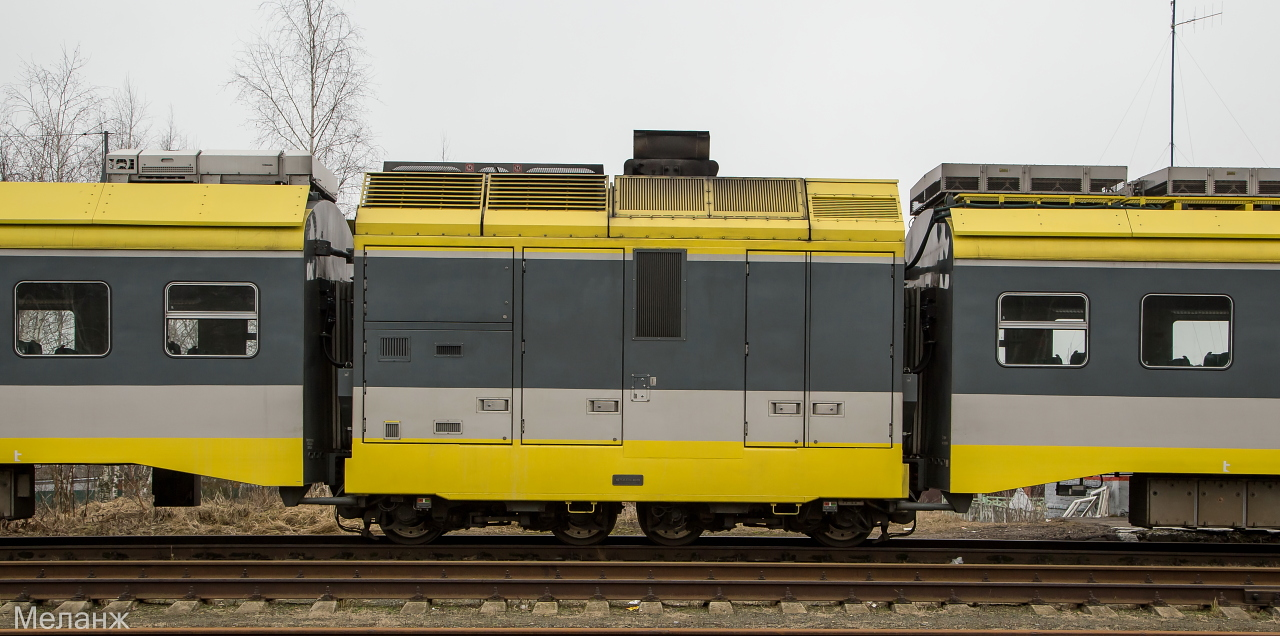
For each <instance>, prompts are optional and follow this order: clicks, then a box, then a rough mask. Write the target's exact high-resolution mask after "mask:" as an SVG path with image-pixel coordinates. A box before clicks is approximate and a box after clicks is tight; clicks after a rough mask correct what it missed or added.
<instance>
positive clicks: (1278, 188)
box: [1258, 181, 1280, 194]
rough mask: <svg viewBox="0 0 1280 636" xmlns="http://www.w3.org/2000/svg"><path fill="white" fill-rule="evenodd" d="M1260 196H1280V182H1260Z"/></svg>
mask: <svg viewBox="0 0 1280 636" xmlns="http://www.w3.org/2000/svg"><path fill="white" fill-rule="evenodd" d="M1258 194H1280V181H1259V182H1258Z"/></svg>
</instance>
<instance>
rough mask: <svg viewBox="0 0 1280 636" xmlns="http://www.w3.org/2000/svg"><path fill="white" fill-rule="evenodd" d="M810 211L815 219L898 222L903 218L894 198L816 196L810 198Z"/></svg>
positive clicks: (840, 195)
mask: <svg viewBox="0 0 1280 636" xmlns="http://www.w3.org/2000/svg"><path fill="white" fill-rule="evenodd" d="M809 209H810V210H812V211H813V216H814V218H828V219H886V220H897V219H899V218H901V217H902V214H901V213H900V212H899V211H898V201H897V199H895V198H894V197H873V196H853V195H843V194H815V195H813V196H812V197H810V198H809Z"/></svg>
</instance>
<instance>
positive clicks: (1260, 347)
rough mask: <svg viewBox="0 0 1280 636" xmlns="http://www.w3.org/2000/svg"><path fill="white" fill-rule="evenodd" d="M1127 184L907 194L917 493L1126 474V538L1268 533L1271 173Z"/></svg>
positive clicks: (1279, 511)
mask: <svg viewBox="0 0 1280 636" xmlns="http://www.w3.org/2000/svg"><path fill="white" fill-rule="evenodd" d="M1126 179H1127V175H1126V174H1125V170H1124V168H1117V167H1113V166H1009V165H967V164H943V165H941V166H939V167H938V168H937V169H935V170H934V171H932V172H931V173H929V174H928V175H926V176H925V177H924V178H923V179H921V180H920V182H919V183H918V184H916V186H915V187H914V188H913V189H912V191H911V195H912V208H913V210H912V213H913V215H914V216H915V218H914V219H913V223H912V226H911V230H910V232H909V234H908V239H907V245H908V249H907V254H908V255H910V256H909V258H910V261H909V262H908V264H907V271H906V279H907V285H908V288H907V290H906V304H907V308H906V314H907V334H906V340H907V346H906V349H907V350H906V354H905V357H906V359H907V360H906V364H907V366H908V367H910V369H909V370H910V371H912V372H914V373H913V376H910V377H913V378H914V380H913V381H911V382H909V384H914V385H915V388H916V389H918V390H917V391H916V393H915V397H916V398H917V399H916V400H915V401H912V402H909V404H910V405H911V406H910V407H909V408H908V409H907V410H908V411H909V412H910V413H911V415H910V417H909V419H910V420H911V425H910V428H909V431H908V435H907V441H906V447H907V448H906V452H907V454H908V458H909V461H910V462H912V463H913V464H916V465H918V467H919V470H918V475H919V482H918V484H917V486H918V487H935V488H940V489H943V490H944V491H949V492H952V493H984V492H993V491H998V490H1004V489H1009V488H1016V487H1022V486H1028V485H1032V484H1043V483H1048V482H1054V481H1059V480H1064V479H1071V478H1078V477H1081V476H1086V475H1095V474H1102V473H1112V472H1127V473H1133V475H1134V481H1133V484H1134V485H1133V486H1132V489H1131V491H1130V492H1131V501H1130V508H1131V519H1132V521H1133V522H1134V523H1135V524H1138V525H1147V526H1150V525H1176V526H1184V525H1185V526H1223V527H1277V526H1280V479H1278V478H1277V477H1276V475H1277V474H1280V433H1278V432H1277V429H1276V427H1275V426H1274V424H1275V423H1276V422H1277V421H1280V387H1278V386H1277V385H1276V384H1275V383H1274V382H1273V381H1271V379H1272V378H1273V377H1274V373H1272V372H1270V371H1269V369H1270V368H1271V367H1270V365H1271V358H1272V356H1271V353H1270V352H1273V351H1276V350H1277V349H1280V331H1278V330H1277V329H1276V328H1275V325H1274V322H1275V316H1276V314H1277V312H1280V296H1278V295H1277V294H1276V292H1275V288H1276V285H1277V282H1280V220H1277V216H1276V215H1277V210H1278V209H1280V171H1277V170H1266V169H1244V168H1238V169H1237V168H1220V169H1214V168H1173V169H1169V170H1166V171H1162V172H1159V173H1155V174H1152V175H1148V176H1146V177H1143V178H1142V179H1139V180H1136V181H1133V182H1126ZM909 397H911V396H909Z"/></svg>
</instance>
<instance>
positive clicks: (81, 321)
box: [13, 281, 111, 356]
mask: <svg viewBox="0 0 1280 636" xmlns="http://www.w3.org/2000/svg"><path fill="white" fill-rule="evenodd" d="M13 295H14V307H15V309H16V311H15V314H16V315H15V316H14V318H15V321H14V323H15V327H16V328H15V330H14V331H15V334H14V335H15V342H14V349H15V350H16V351H17V352H18V355H21V356H102V355H106V354H107V351H108V350H109V349H110V348H111V292H110V290H109V289H108V288H107V284H106V283H103V282H53V281H31V282H23V283H18V284H17V285H16V286H15V287H14V290H13Z"/></svg>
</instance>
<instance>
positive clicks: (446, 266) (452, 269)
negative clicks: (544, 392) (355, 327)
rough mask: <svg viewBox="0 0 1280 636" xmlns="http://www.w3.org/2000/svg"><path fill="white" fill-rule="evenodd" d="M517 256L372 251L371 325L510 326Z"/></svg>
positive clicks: (368, 271) (487, 251) (367, 266)
mask: <svg viewBox="0 0 1280 636" xmlns="http://www.w3.org/2000/svg"><path fill="white" fill-rule="evenodd" d="M513 254H514V252H513V250H512V249H511V248H509V247H504V248H461V247H450V248H439V249H422V248H418V249H413V250H392V249H370V250H369V251H368V252H367V256H366V258H365V261H364V273H365V283H366V285H367V287H366V290H365V292H364V298H365V321H366V322H455V323H457V322H510V321H511V316H512V305H511V302H512V298H511V296H512V290H513V289H514V288H513V287H512V285H513V281H514V278H513V271H512V266H513Z"/></svg>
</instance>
